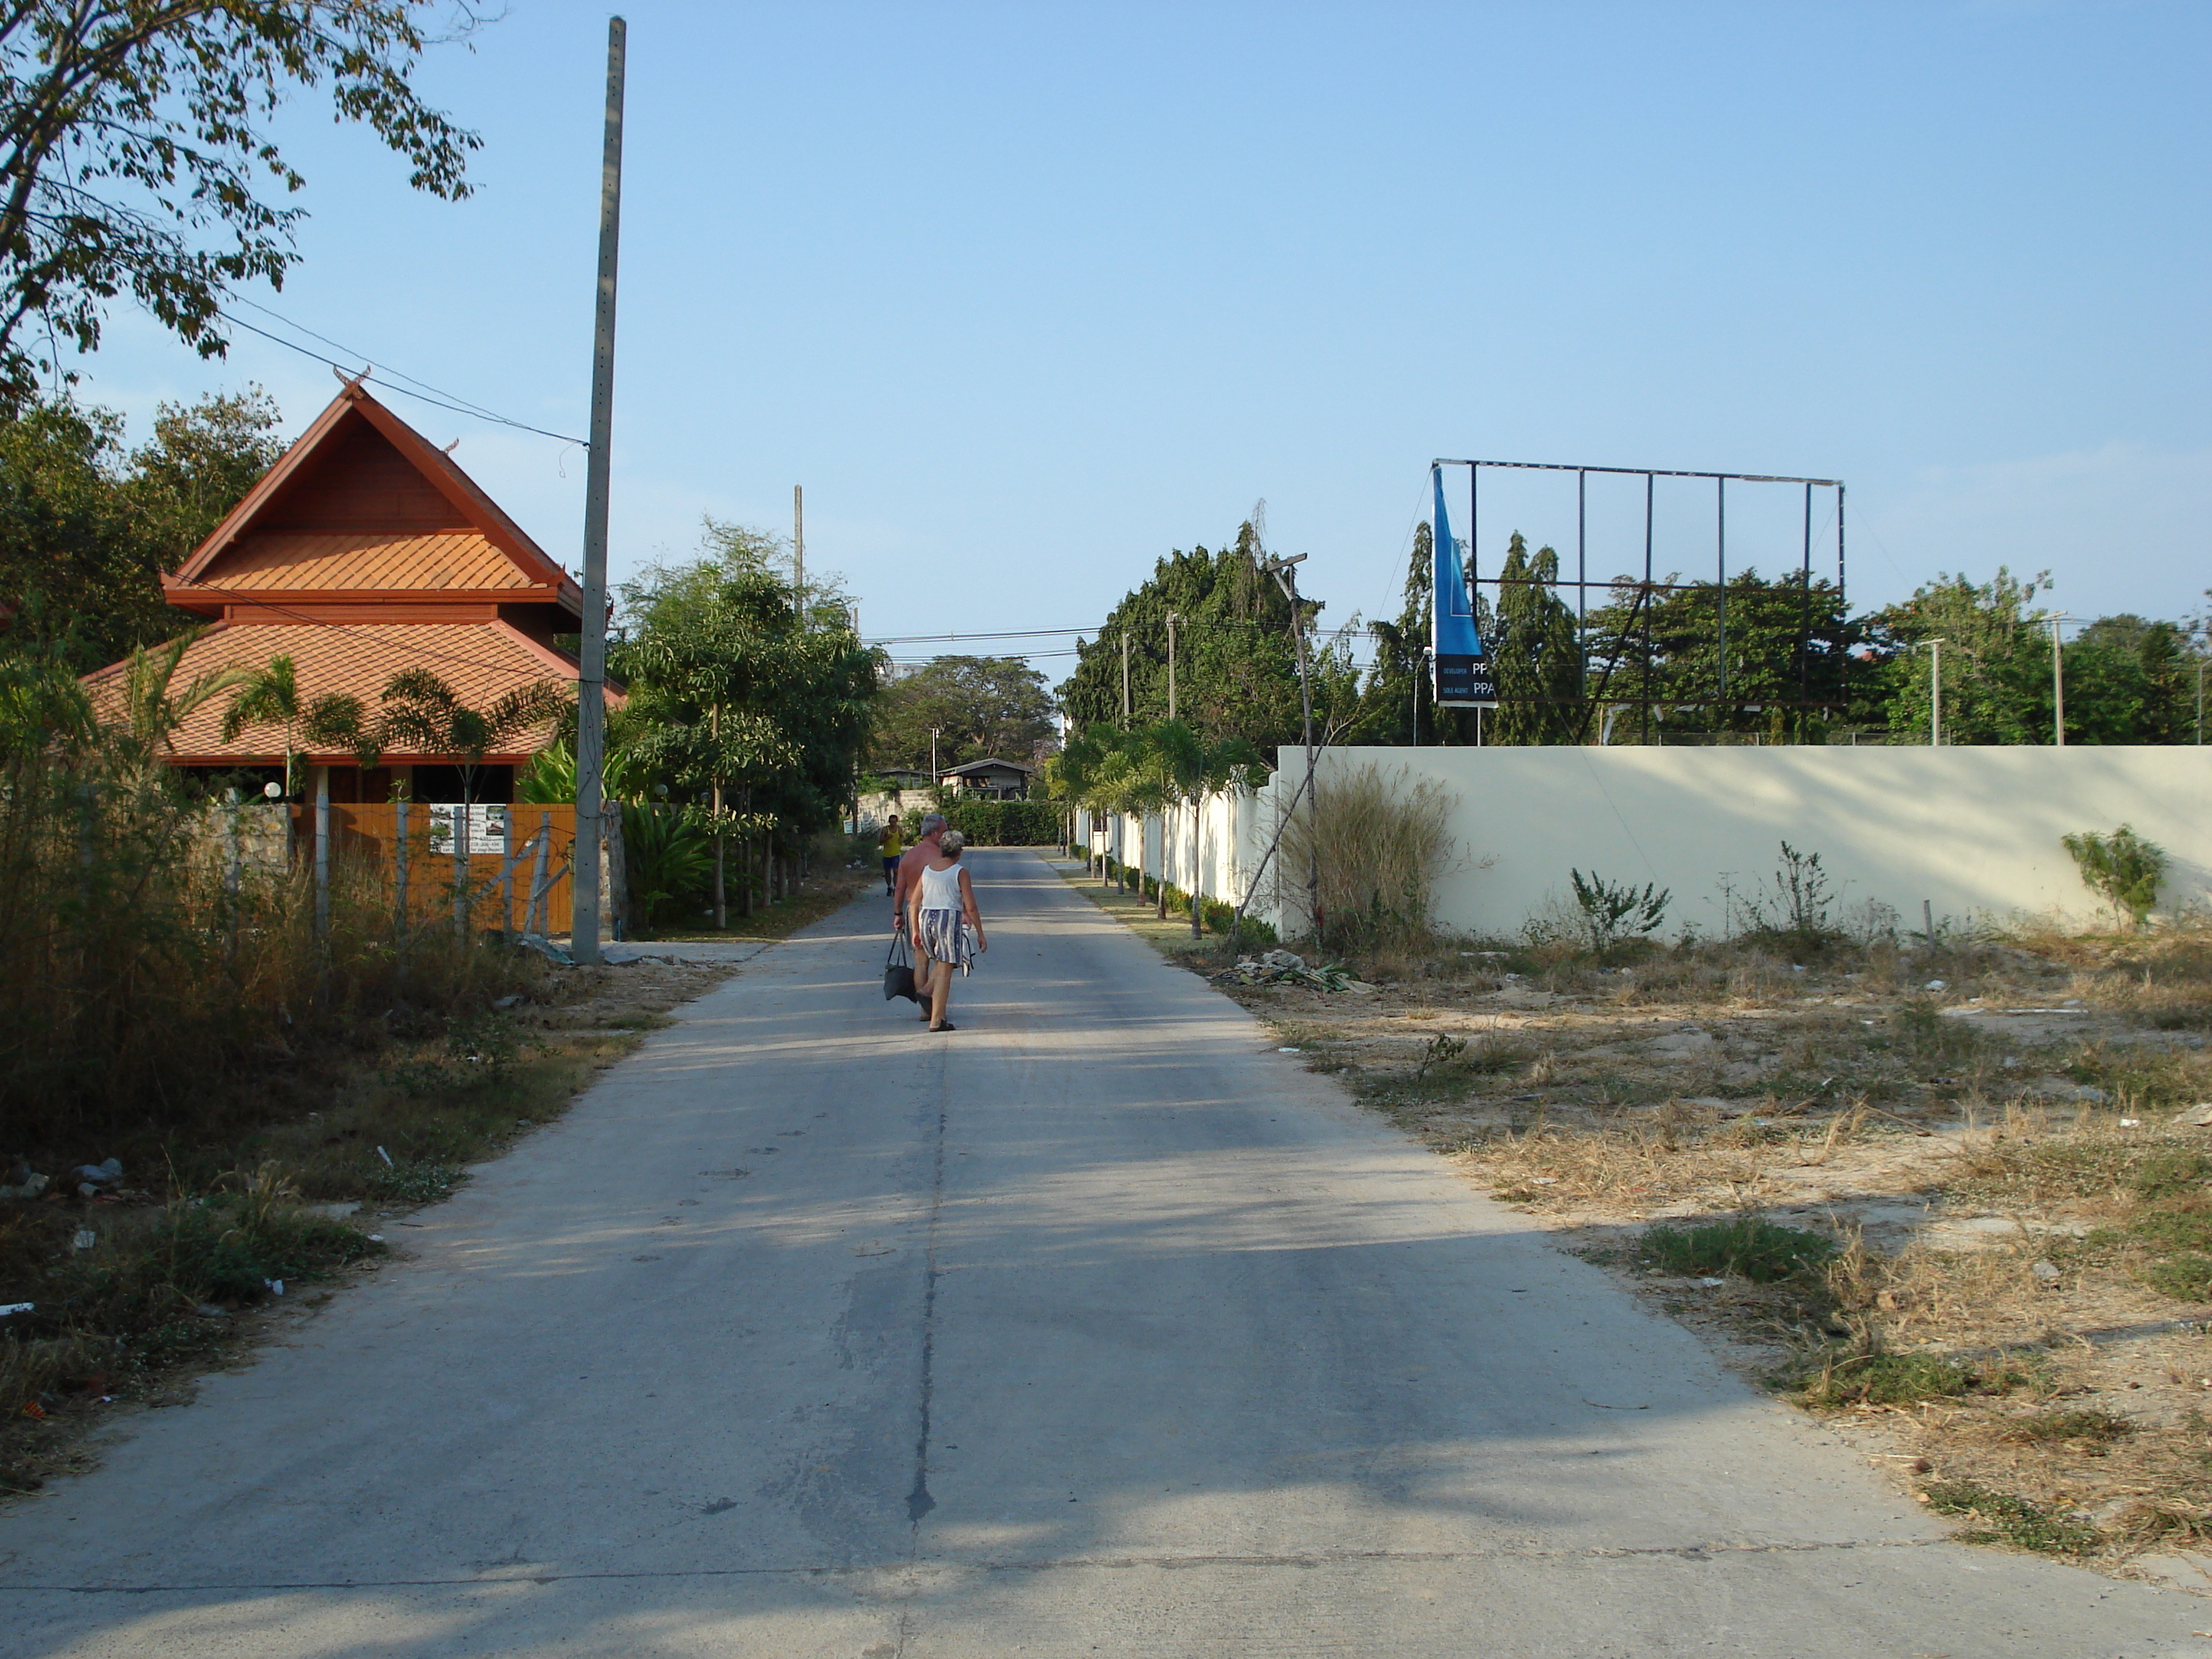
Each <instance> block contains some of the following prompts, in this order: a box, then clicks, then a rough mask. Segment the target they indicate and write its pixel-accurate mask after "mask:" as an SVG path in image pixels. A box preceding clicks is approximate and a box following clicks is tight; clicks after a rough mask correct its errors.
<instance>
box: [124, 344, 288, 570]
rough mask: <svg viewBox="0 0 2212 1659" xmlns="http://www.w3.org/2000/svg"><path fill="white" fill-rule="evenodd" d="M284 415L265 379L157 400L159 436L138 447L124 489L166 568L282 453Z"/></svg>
mask: <svg viewBox="0 0 2212 1659" xmlns="http://www.w3.org/2000/svg"><path fill="white" fill-rule="evenodd" d="M279 418H280V417H279V416H278V414H277V411H276V400H275V399H274V398H271V397H270V395H269V394H268V393H267V392H264V391H263V390H262V389H261V388H260V387H259V386H247V387H246V390H245V391H243V392H211V393H210V394H209V395H207V396H206V397H204V398H201V399H200V400H199V401H198V402H197V403H196V404H191V405H189V406H187V405H185V404H173V403H162V404H156V405H155V410H154V434H153V436H152V437H151V438H150V439H149V440H148V441H147V442H145V443H144V444H143V445H141V446H140V447H138V448H137V450H135V451H133V452H132V453H131V459H130V464H129V467H128V470H127V473H126V476H125V478H124V480H123V495H124V497H125V501H126V503H127V504H128V506H129V507H130V508H131V511H133V512H134V513H137V516H138V520H139V522H140V525H141V526H142V531H143V534H144V535H145V537H146V538H147V539H148V540H149V542H150V543H151V544H152V550H153V555H154V557H155V562H157V563H158V564H159V566H160V568H161V569H163V570H165V571H173V570H175V569H176V568H177V567H178V566H179V565H181V564H182V563H184V562H185V560H186V559H187V558H189V557H191V555H192V554H193V553H194V552H195V551H196V550H197V549H198V547H199V544H201V543H202V542H204V541H205V540H206V539H207V538H209V537H210V536H211V535H213V534H214V533H215V529H216V526H217V525H219V524H221V523H222V521H223V520H225V519H226V518H228V516H229V515H230V510H231V508H233V507H236V506H237V505H238V504H239V502H240V501H243V500H245V499H246V491H248V490H249V489H252V488H253V486H254V485H256V484H257V483H260V482H261V477H262V475H263V474H264V473H265V472H267V471H269V469H270V467H272V466H274V465H276V463H277V461H278V460H280V459H282V458H283V453H284V441H283V439H282V438H281V437H279V436H278V435H277V427H278V424H279Z"/></svg>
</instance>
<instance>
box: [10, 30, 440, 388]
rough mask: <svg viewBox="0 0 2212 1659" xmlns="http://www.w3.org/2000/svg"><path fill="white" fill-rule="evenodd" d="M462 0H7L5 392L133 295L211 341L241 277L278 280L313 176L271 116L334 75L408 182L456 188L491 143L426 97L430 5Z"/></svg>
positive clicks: (24, 382)
mask: <svg viewBox="0 0 2212 1659" xmlns="http://www.w3.org/2000/svg"><path fill="white" fill-rule="evenodd" d="M441 16H442V17H443V18H445V19H447V20H448V21H450V23H451V24H452V25H453V26H454V27H455V32H458V33H466V32H467V31H468V30H469V29H471V28H472V27H474V26H475V24H476V22H477V17H476V15H475V14H474V12H473V10H472V9H471V7H470V6H469V4H468V3H467V0H457V3H452V4H449V3H447V0H15V3H11V4H9V5H7V6H5V7H0V179H5V181H6V188H5V193H4V195H0V396H12V397H14V398H23V397H26V396H27V395H28V394H29V392H31V389H32V388H33V386H34V385H35V384H36V381H37V379H38V376H39V374H40V373H41V372H42V371H43V372H46V373H49V374H52V373H58V371H59V368H60V358H61V356H62V344H61V343H62V342H63V341H66V342H67V343H68V344H69V345H70V346H71V347H73V348H74V349H76V350H77V351H79V352H89V351H92V350H94V349H96V348H97V347H98V345H99V343H100V327H101V324H102V321H103V319H104V318H105V316H106V310H107V307H108V305H109V303H110V302H111V301H113V300H114V299H116V298H117V297H118V295H125V294H127V295H130V296H131V298H132V299H134V300H136V301H137V302H138V303H139V304H140V305H142V306H143V307H145V308H146V309H147V310H148V311H149V312H150V313H153V315H154V316H155V318H156V319H159V320H160V321H161V323H162V324H163V325H165V326H166V327H167V328H169V329H170V330H172V331H173V332H174V333H175V334H176V335H177V336H178V337H179V338H180V339H182V340H184V341H185V343H187V344H189V345H191V346H192V347H193V348H195V349H197V351H198V352H199V353H200V355H201V356H205V357H217V356H222V354H223V351H224V349H225V348H226V345H227V343H228V341H227V338H226V336H225V334H224V332H223V330H222V325H221V320H220V317H219V314H218V311H219V307H220V306H221V305H222V301H223V300H224V299H225V298H226V297H227V295H228V293H229V292H230V291H231V290H232V289H234V288H235V287H236V286H238V285H239V284H240V283H246V282H250V281H253V280H256V279H264V280H266V281H267V282H268V283H270V285H271V286H272V287H276V288H282V287H283V281H284V276H285V273H286V272H287V271H289V270H290V269H291V267H292V265H293V264H294V263H295V261H296V260H297V259H298V258H299V254H298V252H296V250H295V244H294V235H295V230H296V228H297V227H298V224H299V222H300V220H301V217H302V216H303V215H304V211H305V210H303V209H301V208H299V207H295V206H285V205H280V203H281V202H282V201H283V198H284V197H289V196H292V195H295V194H296V193H297V192H298V191H300V190H301V188H303V187H304V186H305V185H306V183H307V180H306V179H303V178H302V177H301V175H300V173H298V172H297V171H296V170H295V168H294V167H291V166H290V164H289V163H288V162H287V161H285V160H284V158H283V154H282V153H281V152H280V151H279V149H277V147H276V143H275V142H274V141H273V139H271V137H270V136H269V133H268V131H267V130H266V128H267V125H268V123H269V122H270V119H271V118H273V117H274V116H275V115H276V112H277V111H278V109H279V108H280V107H281V106H283V104H284V103H285V102H286V101H287V100H289V98H290V97H291V96H292V94H294V93H295V91H297V90H298V89H300V88H327V91H328V94H329V96H330V100H331V107H332V109H333V111H334V112H335V114H336V117H337V119H339V120H341V121H354V122H359V123H361V124H362V125H366V126H367V127H368V129H369V130H370V131H372V132H374V134H375V135H376V136H377V137H379V138H380V139H381V140H382V141H383V142H384V143H385V144H386V146H387V147H388V148H390V149H392V150H393V151H394V152H395V153H397V154H398V155H401V156H403V157H404V158H405V160H406V161H407V163H408V166H409V177H408V182H409V183H410V185H412V186H413V187H414V188H416V189H417V190H422V191H428V192H429V193H430V194H432V195H434V196H440V197H446V198H447V199H448V200H457V199H459V197H464V196H465V195H467V194H468V192H469V185H468V184H467V181H466V179H465V167H466V164H467V158H468V155H469V153H470V152H471V150H474V149H477V148H478V147H479V141H478V140H477V137H475V135H473V134H472V133H469V132H467V131H463V130H462V129H461V128H459V127H457V126H455V125H453V123H452V122H451V121H450V120H449V119H447V117H445V116H444V115H442V114H441V113H439V112H437V111H435V110H434V109H432V108H430V107H429V106H427V105H425V104H424V103H423V102H422V100H421V99H420V98H419V97H418V96H417V95H416V91H415V88H414V84H413V81H412V78H411V77H412V75H413V71H414V68H415V65H416V60H417V59H418V58H420V57H421V55H422V52H423V51H424V50H425V48H426V47H427V46H428V45H429V44H430V43H431V42H430V38H429V36H428V34H427V33H426V32H425V27H424V25H425V23H426V21H428V20H429V19H432V18H434V17H441Z"/></svg>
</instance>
